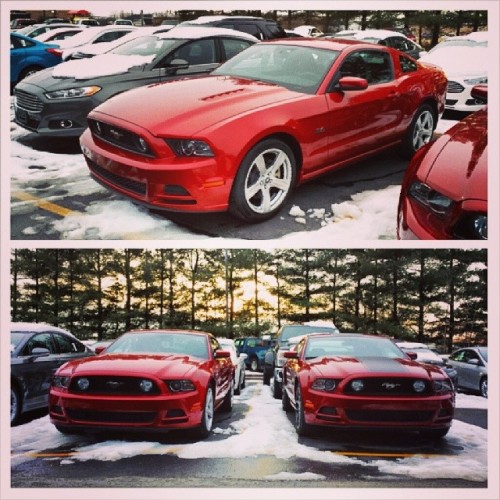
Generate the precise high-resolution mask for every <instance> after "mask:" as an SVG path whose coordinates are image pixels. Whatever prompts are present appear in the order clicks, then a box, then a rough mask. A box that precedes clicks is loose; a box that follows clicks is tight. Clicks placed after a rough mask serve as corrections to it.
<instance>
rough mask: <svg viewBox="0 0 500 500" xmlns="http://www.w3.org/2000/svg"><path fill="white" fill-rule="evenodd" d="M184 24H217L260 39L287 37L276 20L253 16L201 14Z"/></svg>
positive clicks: (183, 24) (219, 26)
mask: <svg viewBox="0 0 500 500" xmlns="http://www.w3.org/2000/svg"><path fill="white" fill-rule="evenodd" d="M181 25H182V26H217V27H218V28H228V29H232V30H237V31H244V32H245V33H249V34H250V35H253V36H254V37H256V38H258V39H259V40H271V39H272V38H286V33H285V30H284V29H283V28H282V27H281V26H280V25H279V24H278V23H277V22H276V21H274V20H272V19H265V18H264V17H252V16H200V17H198V18H197V19H193V20H192V21H185V22H183V23H181Z"/></svg>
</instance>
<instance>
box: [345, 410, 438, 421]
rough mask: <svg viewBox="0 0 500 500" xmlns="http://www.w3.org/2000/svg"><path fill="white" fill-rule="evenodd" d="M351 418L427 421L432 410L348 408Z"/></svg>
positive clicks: (358, 419) (348, 416) (361, 419)
mask: <svg viewBox="0 0 500 500" xmlns="http://www.w3.org/2000/svg"><path fill="white" fill-rule="evenodd" d="M346 415H347V418H349V420H355V421H358V422H427V421H428V420H431V419H432V416H433V412H431V411H406V410H395V411H392V410H346Z"/></svg>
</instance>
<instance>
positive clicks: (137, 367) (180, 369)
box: [64, 354, 207, 378]
mask: <svg viewBox="0 0 500 500" xmlns="http://www.w3.org/2000/svg"><path fill="white" fill-rule="evenodd" d="M206 362H207V361H206V360H201V359H198V358H191V357H189V356H181V355H177V354H175V355H174V354H171V355H153V354H140V355H138V354H102V355H100V356H92V357H90V358H84V359H82V360H76V361H72V362H70V363H67V364H66V365H65V366H64V372H65V373H67V372H68V370H70V371H71V375H72V376H75V375H85V376H92V375H103V374H112V375H116V376H119V375H130V376H132V375H139V374H140V375H143V376H146V375H151V376H155V377H159V378H162V377H164V376H165V375H168V376H169V377H185V376H187V375H188V374H189V373H190V372H191V371H193V370H196V369H197V368H200V366H201V365H203V364H204V363H206Z"/></svg>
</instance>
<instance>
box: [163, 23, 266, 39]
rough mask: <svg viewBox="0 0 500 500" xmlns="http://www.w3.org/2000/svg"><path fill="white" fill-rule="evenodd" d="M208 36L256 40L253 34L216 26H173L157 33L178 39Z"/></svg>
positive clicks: (164, 36)
mask: <svg viewBox="0 0 500 500" xmlns="http://www.w3.org/2000/svg"><path fill="white" fill-rule="evenodd" d="M210 36H232V37H236V38H243V39H245V40H250V41H256V40H258V39H257V38H256V37H254V36H253V35H250V34H248V33H245V32H243V31H236V30H232V29H229V28H217V27H210V26H206V27H205V26H204V27H199V28H198V27H195V26H174V27H173V28H172V29H170V30H168V31H165V32H164V33H158V37H159V38H167V39H172V38H176V39H177V38H178V39H192V40H196V39H198V38H206V37H210Z"/></svg>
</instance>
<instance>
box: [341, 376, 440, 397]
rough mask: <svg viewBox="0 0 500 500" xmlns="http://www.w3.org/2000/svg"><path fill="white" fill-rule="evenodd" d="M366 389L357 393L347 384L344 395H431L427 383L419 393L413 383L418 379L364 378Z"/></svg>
mask: <svg viewBox="0 0 500 500" xmlns="http://www.w3.org/2000/svg"><path fill="white" fill-rule="evenodd" d="M356 380H362V381H363V384H364V387H363V390H361V391H355V390H354V389H353V388H352V386H351V383H349V384H347V386H346V388H345V390H344V393H345V394H350V395H358V396H367V395H371V396H425V395H428V394H430V393H431V387H430V385H429V383H428V382H427V381H424V383H425V389H424V390H423V391H422V392H417V391H416V390H415V389H414V387H413V383H414V382H415V381H416V379H412V378H387V377H386V378H363V379H356Z"/></svg>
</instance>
